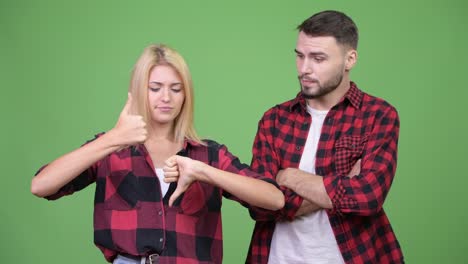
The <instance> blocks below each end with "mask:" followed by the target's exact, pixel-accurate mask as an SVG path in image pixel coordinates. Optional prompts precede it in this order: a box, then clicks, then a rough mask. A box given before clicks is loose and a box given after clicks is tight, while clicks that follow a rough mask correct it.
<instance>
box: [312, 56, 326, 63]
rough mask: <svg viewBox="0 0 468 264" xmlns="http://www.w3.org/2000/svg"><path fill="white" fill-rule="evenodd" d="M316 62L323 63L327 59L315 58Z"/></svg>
mask: <svg viewBox="0 0 468 264" xmlns="http://www.w3.org/2000/svg"><path fill="white" fill-rule="evenodd" d="M314 60H315V61H316V62H322V61H324V60H325V58H322V57H316V58H314Z"/></svg>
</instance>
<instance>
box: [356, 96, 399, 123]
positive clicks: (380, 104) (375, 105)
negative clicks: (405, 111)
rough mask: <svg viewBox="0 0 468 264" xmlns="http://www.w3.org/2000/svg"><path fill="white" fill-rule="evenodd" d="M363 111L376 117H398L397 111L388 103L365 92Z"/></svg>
mask: <svg viewBox="0 0 468 264" xmlns="http://www.w3.org/2000/svg"><path fill="white" fill-rule="evenodd" d="M361 109H362V111H364V112H368V113H372V114H374V115H376V117H379V116H381V115H394V116H396V117H397V116H398V111H397V109H396V108H395V107H394V106H393V105H392V104H390V103H389V102H388V101H386V100H385V99H383V98H380V97H377V96H374V95H370V94H368V93H365V92H363V97H362V108H361Z"/></svg>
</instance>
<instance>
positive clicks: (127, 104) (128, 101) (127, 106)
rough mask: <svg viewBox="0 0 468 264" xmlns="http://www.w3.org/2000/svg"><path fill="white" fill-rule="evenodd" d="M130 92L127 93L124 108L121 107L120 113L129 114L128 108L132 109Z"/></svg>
mask: <svg viewBox="0 0 468 264" xmlns="http://www.w3.org/2000/svg"><path fill="white" fill-rule="evenodd" d="M132 100H133V99H132V94H131V93H128V98H127V102H126V103H125V106H124V108H123V109H122V113H121V115H122V114H126V115H128V114H130V110H131V109H132Z"/></svg>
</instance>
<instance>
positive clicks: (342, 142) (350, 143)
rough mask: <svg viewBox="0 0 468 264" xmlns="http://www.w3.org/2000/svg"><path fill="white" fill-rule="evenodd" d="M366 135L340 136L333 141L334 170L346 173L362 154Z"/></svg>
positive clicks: (341, 173)
mask: <svg viewBox="0 0 468 264" xmlns="http://www.w3.org/2000/svg"><path fill="white" fill-rule="evenodd" d="M366 143H367V136H342V137H340V138H339V139H338V140H337V141H336V142H335V154H334V157H333V159H334V160H333V161H334V162H333V163H334V165H335V172H336V173H338V174H339V175H348V173H349V172H350V171H351V169H352V168H353V166H354V164H355V163H356V161H357V160H358V159H360V158H361V157H362V155H363V152H364V148H365V146H366Z"/></svg>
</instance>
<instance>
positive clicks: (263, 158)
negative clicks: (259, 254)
mask: <svg viewBox="0 0 468 264" xmlns="http://www.w3.org/2000/svg"><path fill="white" fill-rule="evenodd" d="M275 116H276V115H275V114H274V112H273V110H270V111H268V112H266V113H265V114H264V115H263V117H262V119H261V120H260V121H259V123H258V131H257V134H256V136H255V140H254V144H253V147H252V162H251V168H252V170H253V171H255V172H257V173H259V174H261V175H265V177H267V178H269V179H271V180H273V181H275V182H276V174H277V173H278V171H279V170H280V158H279V155H278V153H276V151H275V149H274V147H273V146H274V144H273V142H274V141H273V140H274V136H275V135H276V134H278V133H277V131H276V128H275V127H274V123H275V119H276V118H275ZM280 190H281V191H282V192H283V194H284V197H285V205H284V207H283V208H282V209H280V210H277V211H270V210H265V209H262V208H258V207H250V208H249V211H250V216H251V217H252V218H253V219H254V220H256V221H282V220H292V219H294V217H295V215H296V212H297V210H299V208H300V206H301V204H302V201H303V198H302V197H301V196H299V195H297V194H296V193H295V192H293V191H291V190H290V189H288V188H285V187H281V188H280Z"/></svg>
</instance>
